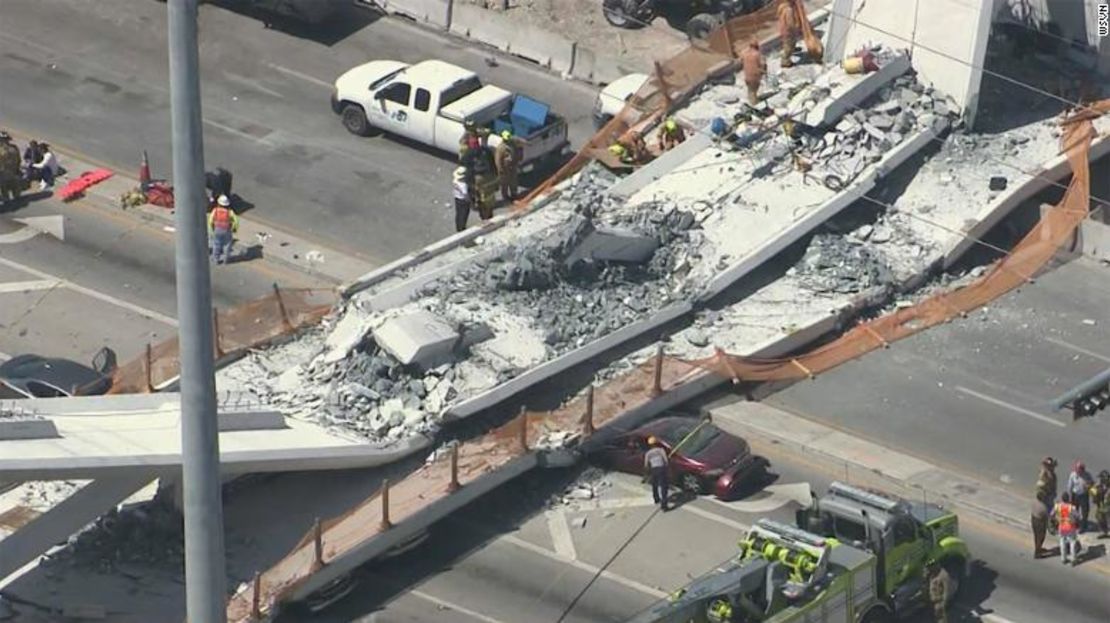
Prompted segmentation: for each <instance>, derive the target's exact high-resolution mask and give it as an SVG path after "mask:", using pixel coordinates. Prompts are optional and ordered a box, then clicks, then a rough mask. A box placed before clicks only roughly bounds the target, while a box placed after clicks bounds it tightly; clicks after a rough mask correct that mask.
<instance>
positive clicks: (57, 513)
mask: <svg viewBox="0 0 1110 623" xmlns="http://www.w3.org/2000/svg"><path fill="white" fill-rule="evenodd" d="M154 477H155V475H154V473H153V472H151V471H145V470H135V469H132V470H130V472H129V473H127V474H122V475H120V476H119V477H117V478H101V479H97V480H94V481H92V482H90V483H88V484H87V485H85V486H84V487H81V488H80V489H78V490H77V491H76V492H74V493H73V494H72V495H70V496H69V497H68V498H66V499H65V500H63V501H62V502H60V503H59V504H57V505H56V506H55V507H54V508H52V509H50V510H49V511H47V512H45V513H43V514H42V515H39V516H38V517H36V518H34V519H32V520H31V521H30V522H29V523H28V524H26V525H25V526H23V527H22V528H20V529H19V530H16V531H15V533H14V534H11V535H8V536H7V537H5V538H4V539H3V540H2V541H0V580H3V579H4V578H7V577H8V576H9V575H11V574H13V573H15V572H16V571H18V570H19V569H20V568H22V567H23V565H25V564H27V563H29V562H31V561H32V560H34V559H35V558H36V557H38V556H40V555H42V554H44V553H46V552H47V551H49V550H50V548H52V547H54V546H55V545H57V544H58V543H60V542H62V541H65V540H66V539H68V538H69V537H70V535H72V534H73V533H75V532H77V531H78V530H80V529H81V528H83V527H85V526H86V525H88V524H89V523H90V522H92V521H94V520H95V519H96V518H97V517H100V516H101V515H103V514H104V513H105V512H107V511H108V510H109V509H111V508H114V507H115V506H116V505H117V504H119V503H120V502H122V501H124V500H126V499H127V498H128V497H130V496H131V494H133V493H135V492H136V491H138V490H139V489H141V488H143V487H144V486H146V484H147V483H149V482H150V481H151V480H153V479H154Z"/></svg>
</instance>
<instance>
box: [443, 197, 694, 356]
mask: <svg viewBox="0 0 1110 623" xmlns="http://www.w3.org/2000/svg"><path fill="white" fill-rule="evenodd" d="M580 207H581V209H580V210H579V211H578V212H576V213H575V214H573V215H572V216H571V217H570V218H569V219H568V220H567V221H566V222H565V223H564V224H563V225H562V226H561V227H559V228H558V229H557V230H556V231H554V232H552V233H551V234H550V235H549V236H548V237H547V238H546V239H544V240H543V241H542V242H541V243H540V244H538V245H534V246H522V247H514V248H509V249H507V250H506V251H505V252H504V253H503V254H502V255H501V256H500V257H498V258H497V259H496V260H494V261H493V262H491V263H490V264H489V265H486V266H475V267H473V268H470V269H468V270H465V271H463V272H461V273H459V274H458V275H456V276H455V277H454V278H453V279H450V280H448V281H444V282H440V283H437V284H436V285H435V286H433V288H431V289H429V291H427V292H426V293H425V294H426V295H428V296H429V297H430V298H432V299H434V300H436V301H439V302H441V309H440V310H439V311H441V312H442V313H451V312H450V308H451V307H453V306H463V307H464V308H465V307H466V306H467V305H469V304H470V301H472V300H473V299H475V298H476V299H479V300H482V301H484V302H486V303H488V304H490V305H491V306H493V307H496V308H500V309H503V310H506V311H508V312H509V313H510V314H513V315H516V316H519V317H524V318H527V317H532V318H533V319H534V320H533V322H534V323H535V325H536V326H538V327H543V341H544V343H545V344H546V345H547V346H549V347H550V348H551V349H552V351H553V353H554V354H556V355H558V354H562V353H565V352H567V351H569V350H572V349H574V348H577V347H579V346H582V345H583V344H585V343H586V342H588V341H591V340H594V339H597V338H600V337H602V336H604V335H605V334H607V333H610V332H612V331H615V330H617V329H619V328H621V327H623V326H626V325H628V324H630V323H632V322H635V321H637V320H640V319H642V318H644V317H646V316H647V315H649V314H650V313H652V312H654V311H656V310H658V309H660V308H661V307H663V306H664V305H666V304H668V303H670V302H672V301H674V300H678V299H680V298H681V297H683V296H685V295H686V294H688V293H689V292H690V291H691V289H692V286H691V284H689V283H688V282H686V281H685V280H684V277H685V275H686V274H687V273H688V272H689V261H688V260H687V259H686V258H687V257H688V256H689V255H690V254H696V253H697V251H696V249H697V246H698V245H699V244H700V241H701V239H702V238H701V236H700V232H697V231H695V230H693V227H694V226H695V218H694V215H693V213H691V212H687V211H683V210H679V209H677V208H675V207H673V206H664V205H662V204H660V205H657V206H654V208H655V209H647V210H643V211H640V212H639V213H638V214H637V215H636V216H635V217H631V216H630V217H628V218H624V217H618V218H612V219H606V218H605V217H604V216H599V215H596V214H595V213H594V212H593V208H592V207H591V206H588V205H587V206H580ZM599 214H600V215H605V214H606V212H605V211H604V210H601V211H600V212H599ZM476 288H477V289H476Z"/></svg>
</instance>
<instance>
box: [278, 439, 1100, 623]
mask: <svg viewBox="0 0 1110 623" xmlns="http://www.w3.org/2000/svg"><path fill="white" fill-rule="evenodd" d="M721 425H723V426H724V425H725V424H721ZM756 449H757V451H758V452H761V453H763V454H764V455H766V456H768V458H770V459H771V461H772V464H773V466H774V473H775V474H776V475H777V476H778V479H777V481H776V482H775V483H774V485H773V486H783V485H786V486H789V485H792V484H796V483H801V482H808V483H810V485H811V486H812V487H813V488H814V489H815V490H816V491H820V490H823V489H824V488H825V487H827V486H828V484H829V483H830V482H831V481H832V480H834V479H836V478H838V477H840V474H839V473H838V470H837V466H836V465H834V464H831V463H823V462H821V461H820V460H814V459H813V458H812V457H804V456H798V455H795V454H791V453H788V452H787V451H785V450H783V449H781V448H776V447H773V446H766V445H759V446H757V448H756ZM601 481H602V482H607V483H610V486H609V487H604V488H602V489H600V497H599V500H600V502H599V503H600V504H601V505H602V506H607V507H608V508H607V509H598V510H582V508H584V507H588V506H590V505H591V504H592V502H581V503H571V504H569V505H564V504H560V503H558V502H556V503H555V504H553V505H550V506H547V505H546V504H545V502H546V498H545V497H544V495H543V494H544V493H545V492H549V491H554V492H555V493H558V492H559V491H561V490H562V488H561V487H560V486H559V485H560V484H561V482H562V481H560V480H559V478H558V476H556V475H552V474H544V473H538V474H535V475H533V476H530V477H527V478H524V479H522V480H521V481H519V482H517V483H515V484H513V485H512V486H510V487H506V488H505V489H503V490H502V491H499V492H497V493H495V494H493V495H491V496H489V497H487V498H485V499H483V500H482V501H481V502H479V503H478V504H476V505H475V506H474V507H473V508H471V509H468V510H467V511H464V512H462V513H459V514H458V515H456V516H453V517H451V518H449V519H447V520H445V521H444V522H442V523H441V524H440V525H438V526H437V527H436V528H435V529H434V531H433V532H432V534H431V536H430V538H429V539H428V540H427V541H426V542H425V543H424V544H423V545H422V546H420V547H419V548H417V549H414V550H412V551H410V552H409V553H407V554H405V555H403V556H401V557H399V558H396V559H393V560H390V561H387V562H382V563H378V564H375V565H372V566H369V567H366V568H364V569H363V570H361V571H360V573H359V574H358V581H359V584H358V588H357V589H356V590H355V592H354V593H353V594H352V596H350V597H348V598H347V599H345V600H344V601H342V602H340V603H338V604H336V605H335V606H333V607H332V608H330V609H328V610H326V611H324V612H322V613H319V614H316V615H312V616H308V615H305V614H304V613H300V612H294V613H290V614H289V615H287V616H286V617H284V618H282V619H281V620H282V621H317V622H320V623H333V622H334V623H339V622H341V621H342V622H347V621H360V622H366V623H371V622H373V623H401V622H406V623H407V622H428V623H432V622H433V621H444V620H451V621H460V622H466V621H482V622H485V623H518V622H519V623H523V622H525V621H527V622H529V623H532V622H547V621H550V622H556V621H582V622H587V621H589V622H598V621H623V620H625V619H627V618H628V617H630V616H632V615H634V614H635V613H637V612H638V611H640V610H642V609H643V608H645V607H646V606H648V605H650V604H651V603H653V601H654V600H655V599H658V598H659V597H661V596H662V595H661V594H662V593H666V592H669V591H671V590H674V589H676V588H678V587H679V586H682V585H683V584H685V583H686V582H687V581H688V580H689V579H690V578H692V577H696V576H698V575H700V574H702V573H704V572H706V571H708V570H709V569H711V568H713V567H714V566H715V565H717V564H719V563H720V562H721V561H723V560H725V559H726V558H727V557H729V556H731V555H733V554H734V553H735V551H736V542H737V540H738V538H739V535H740V534H741V533H742V531H743V530H744V529H745V527H746V526H747V525H750V523H751V522H753V521H754V520H755V519H756V518H758V517H771V518H773V519H778V520H780V521H786V522H792V521H793V511H794V509H795V508H797V506H796V505H795V503H794V502H791V501H789V499H788V498H789V496H787V495H785V494H784V493H783V491H784V489H779V490H778V491H777V492H775V493H771V494H768V493H766V492H763V493H759V494H756V495H755V496H753V497H751V498H748V499H745V500H740V501H736V502H728V503H722V502H718V501H715V500H712V499H708V498H701V499H698V500H694V501H687V502H686V503H685V504H683V505H682V506H680V507H679V509H678V510H675V511H672V512H669V513H666V514H659V513H655V514H653V513H652V508H651V507H650V506H649V505H650V491H649V490H648V488H647V486H646V485H643V484H641V483H640V481H639V479H638V478H636V477H632V476H628V475H625V474H615V473H609V474H605V475H604V476H602V477H601ZM583 518H584V519H585V520H586V523H585V525H584V526H582V527H578V523H576V522H577V521H580V520H581V519H583ZM961 529H962V534H963V536H964V538H965V539H966V540H967V541H968V543H969V547H970V548H971V550H972V553H973V555H974V556H975V557H976V561H975V562H974V563H973V564H972V572H971V575H970V577H969V580H968V583H967V584H966V585H965V587H964V589H963V591H962V592H961V596H960V597H959V599H958V601H957V604H956V605H955V606H954V607H953V611H952V615H953V616H952V620H953V621H984V622H986V623H1039V622H1041V621H1069V622H1075V623H1099V622H1101V621H1105V620H1106V617H1107V616H1110V604H1107V602H1106V601H1105V599H1104V589H1105V582H1106V578H1105V577H1104V576H1102V575H1100V572H1098V571H1095V570H1092V569H1090V568H1087V569H1084V568H1082V567H1080V568H1077V569H1071V568H1063V569H1061V568H1059V563H1057V562H1056V559H1045V560H1042V561H1037V562H1036V563H1034V562H1033V561H1031V560H1029V558H1028V551H1027V550H1028V543H1027V542H1026V541H1027V540H1028V539H1026V538H1025V535H1024V534H1020V533H1017V532H1016V531H1012V530H1010V529H1008V528H1003V527H1001V526H998V525H997V524H993V523H991V522H989V521H985V520H982V519H978V518H973V517H961ZM638 530H641V531H640V532H637V531H638ZM622 548H623V549H622ZM610 561H611V562H610ZM607 562H609V564H608V566H606V563H607ZM603 567H604V568H605V574H604V575H602V576H601V577H598V578H597V579H596V580H595V581H594V582H593V584H592V585H589V587H588V588H586V587H587V585H588V584H589V583H590V581H591V579H592V578H594V576H595V575H596V574H597V573H598V570H599V569H601V568H603ZM653 589H654V590H653ZM576 599H577V601H576ZM931 620H932V619H931V616H926V613H921V614H920V615H919V616H916V617H911V618H910V621H911V623H925V622H926V621H931Z"/></svg>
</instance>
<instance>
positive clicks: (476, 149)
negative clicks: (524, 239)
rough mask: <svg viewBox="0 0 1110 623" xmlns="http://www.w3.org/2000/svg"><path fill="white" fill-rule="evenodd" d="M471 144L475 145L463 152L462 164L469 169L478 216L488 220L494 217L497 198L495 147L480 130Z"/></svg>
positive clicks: (468, 181) (472, 196)
mask: <svg viewBox="0 0 1110 623" xmlns="http://www.w3.org/2000/svg"><path fill="white" fill-rule="evenodd" d="M471 145H473V147H469V148H467V150H466V151H465V153H463V156H462V165H463V167H465V168H466V171H467V177H466V179H467V184H468V185H469V188H470V197H471V200H472V201H473V206H474V207H476V208H477V209H478V217H479V218H480V219H482V221H488V220H490V219H491V218H493V204H494V202H495V201H496V200H497V197H496V195H497V188H498V185H499V184H498V179H497V166H496V163H495V162H494V157H493V149H492V148H490V146H489V145H488V144H487V143H486V135H483V134H482V133H481V132H480V131H479V133H478V135H477V143H476V144H475V143H474V142H473V141H471Z"/></svg>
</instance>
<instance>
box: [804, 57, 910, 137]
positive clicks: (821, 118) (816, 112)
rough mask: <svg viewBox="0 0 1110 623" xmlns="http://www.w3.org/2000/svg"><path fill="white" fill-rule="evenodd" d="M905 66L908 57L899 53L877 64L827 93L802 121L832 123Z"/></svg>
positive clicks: (824, 124)
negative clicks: (887, 60) (880, 64)
mask: <svg viewBox="0 0 1110 623" xmlns="http://www.w3.org/2000/svg"><path fill="white" fill-rule="evenodd" d="M909 70H910V59H909V57H908V56H906V55H904V54H903V55H900V56H897V57H895V58H894V59H892V60H891V61H890V62H888V63H887V64H886V65H883V66H882V67H880V68H879V70H878V71H875V72H872V73H869V74H865V75H864V76H863V77H861V78H859V79H857V80H851V81H848V82H845V83H843V84H841V85H839V86H837V87H836V88H834V89H833V90H832V93H831V94H830V95H829V97H827V98H825V100H824V101H822V102H820V103H818V104H817V105H816V106H814V107H813V109H812V110H810V111H809V112H808V113H806V118H805V123H806V125H810V126H814V127H826V126H830V125H832V124H834V123H836V122H837V121H838V120H839V119H840V118H841V117H843V116H844V114H845V113H848V112H851V111H853V110H855V109H856V108H857V107H858V106H859V105H860V104H862V103H863V101H864V100H866V99H867V98H869V97H871V96H872V95H874V94H875V93H876V92H878V90H879V89H881V88H883V87H884V86H885V85H886V84H887V83H889V82H890V81H892V80H894V79H895V78H897V77H898V76H901V75H902V74H904V73H906V72H907V71H909Z"/></svg>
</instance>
